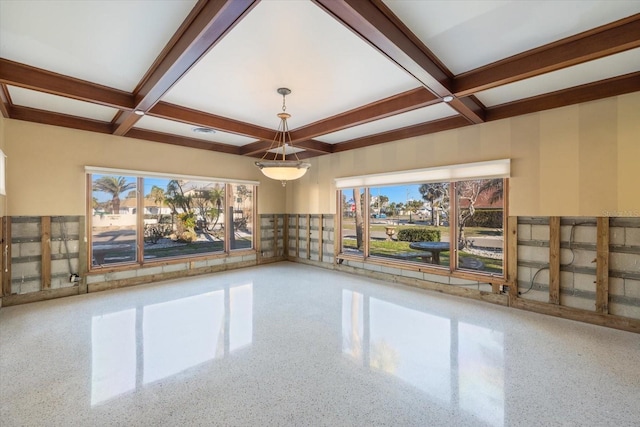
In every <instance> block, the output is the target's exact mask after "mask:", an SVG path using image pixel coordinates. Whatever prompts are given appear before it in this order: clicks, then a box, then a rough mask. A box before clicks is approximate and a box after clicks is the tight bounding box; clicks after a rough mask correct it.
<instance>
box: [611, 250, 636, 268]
mask: <svg viewBox="0 0 640 427" xmlns="http://www.w3.org/2000/svg"><path fill="white" fill-rule="evenodd" d="M609 268H610V269H611V270H617V271H630V272H638V271H640V255H637V254H625V253H614V252H611V253H610V254H609Z"/></svg>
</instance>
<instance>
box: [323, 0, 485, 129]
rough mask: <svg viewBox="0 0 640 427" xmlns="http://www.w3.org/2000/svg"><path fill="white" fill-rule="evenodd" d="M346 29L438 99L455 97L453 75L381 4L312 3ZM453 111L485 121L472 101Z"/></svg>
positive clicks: (355, 0) (349, 1)
mask: <svg viewBox="0 0 640 427" xmlns="http://www.w3.org/2000/svg"><path fill="white" fill-rule="evenodd" d="M313 2H314V3H316V4H317V5H319V6H320V7H321V8H322V9H324V10H325V11H326V12H327V13H329V14H331V15H332V16H333V17H334V18H336V19H337V20H338V21H340V22H342V23H343V24H344V25H345V26H346V27H347V28H349V29H350V30H351V31H353V32H354V33H356V34H358V35H359V36H360V37H361V38H362V39H364V40H365V41H367V42H368V43H369V44H370V45H372V46H373V47H374V48H376V49H378V50H379V51H380V52H381V53H382V54H384V55H386V56H387V57H388V58H389V59H391V60H392V61H394V62H395V63H396V64H398V65H399V66H400V67H402V68H403V69H404V70H406V71H407V72H408V73H409V74H411V75H412V76H413V77H415V79H416V80H418V81H419V82H420V83H422V84H423V85H424V86H425V87H426V88H427V89H429V90H430V91H432V92H433V93H434V94H435V95H436V96H438V97H440V98H444V97H445V96H452V95H453V90H452V87H453V80H452V78H451V73H450V72H449V71H448V70H446V69H445V68H444V66H443V65H442V64H441V63H440V62H439V61H438V60H437V59H436V58H435V56H434V55H433V54H432V53H431V52H429V51H428V49H427V48H426V47H424V46H421V45H419V43H418V42H417V37H416V36H415V35H413V34H412V33H411V32H410V31H409V30H408V29H407V28H406V26H404V25H403V24H402V23H401V21H400V20H399V19H398V18H397V17H396V16H395V15H394V14H393V12H391V10H390V9H389V8H388V7H387V6H386V5H385V4H384V3H382V1H380V0H373V1H362V0H313ZM450 105H451V107H453V108H454V109H456V111H458V113H460V114H461V115H463V116H464V117H465V118H467V119H468V120H469V121H470V122H472V123H481V122H482V121H483V120H484V111H483V108H482V106H481V105H479V104H478V103H476V102H474V101H473V100H458V99H456V100H454V102H452V103H451V104H450Z"/></svg>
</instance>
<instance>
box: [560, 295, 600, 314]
mask: <svg viewBox="0 0 640 427" xmlns="http://www.w3.org/2000/svg"><path fill="white" fill-rule="evenodd" d="M560 305H564V306H565V307H571V308H579V309H581V310H587V311H595V310H596V303H595V300H592V299H587V298H580V297H575V296H572V295H562V294H560Z"/></svg>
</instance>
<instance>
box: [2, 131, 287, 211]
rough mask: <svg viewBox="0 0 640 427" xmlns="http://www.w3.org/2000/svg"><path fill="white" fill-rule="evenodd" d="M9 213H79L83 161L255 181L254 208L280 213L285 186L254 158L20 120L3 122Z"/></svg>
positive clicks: (108, 165) (80, 208)
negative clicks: (264, 171)
mask: <svg viewBox="0 0 640 427" xmlns="http://www.w3.org/2000/svg"><path fill="white" fill-rule="evenodd" d="M0 123H3V125H4V132H0V134H4V142H5V148H6V149H5V153H6V154H7V157H8V161H7V198H6V203H7V206H8V215H11V216H20V215H24V216H31V215H32V216H38V215H84V214H85V173H84V167H85V166H100V167H108V168H120V169H132V170H140V171H151V172H163V173H175V174H188V175H197V176H204V177H221V178H235V179H244V180H256V181H260V187H259V188H260V189H259V194H258V196H259V197H258V209H259V212H261V213H281V212H283V211H284V209H285V203H284V199H285V190H284V189H283V188H282V185H281V184H280V183H279V182H276V181H272V180H269V179H266V178H264V177H263V176H262V174H261V173H260V171H259V170H258V169H257V168H256V167H255V166H254V165H253V162H254V161H255V159H252V158H248V157H240V156H233V155H228V154H221V153H215V152H208V151H204V150H194V149H190V148H183V147H178V146H174V145H169V144H159V143H153V142H148V141H140V140H133V139H131V138H123V137H117V136H113V135H103V134H96V133H90V132H84V131H79V130H73V129H67V128H61V127H56V126H48V125H40V124H36V123H29V122H23V121H19V120H11V119H5V120H4V121H3V122H0Z"/></svg>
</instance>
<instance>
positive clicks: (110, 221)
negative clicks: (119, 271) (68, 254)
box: [91, 175, 137, 266]
mask: <svg viewBox="0 0 640 427" xmlns="http://www.w3.org/2000/svg"><path fill="white" fill-rule="evenodd" d="M91 183H92V188H93V191H92V200H91V206H92V218H91V255H92V265H94V266H100V265H109V264H121V263H130V262H136V261H137V254H136V219H137V215H136V211H137V199H136V186H137V185H136V178H135V177H132V176H114V175H91Z"/></svg>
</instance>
